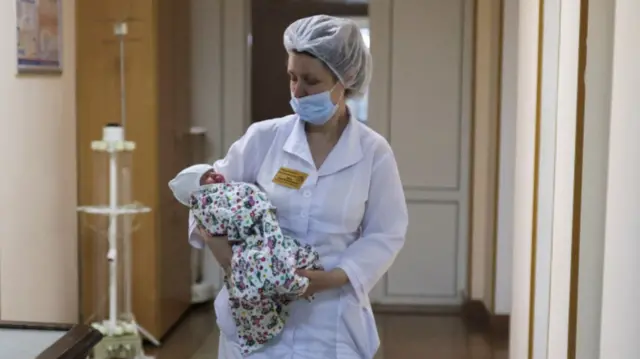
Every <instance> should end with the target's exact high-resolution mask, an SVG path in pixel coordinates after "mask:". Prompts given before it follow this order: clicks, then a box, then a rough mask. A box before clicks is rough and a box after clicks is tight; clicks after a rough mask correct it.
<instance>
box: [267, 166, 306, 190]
mask: <svg viewBox="0 0 640 359" xmlns="http://www.w3.org/2000/svg"><path fill="white" fill-rule="evenodd" d="M307 177H309V175H308V174H306V173H304V172H300V171H296V170H293V169H291V168H286V167H280V169H279V170H278V173H276V175H275V176H274V177H273V183H275V184H279V185H281V186H284V187H288V188H292V189H300V187H302V185H303V184H304V181H306V180H307Z"/></svg>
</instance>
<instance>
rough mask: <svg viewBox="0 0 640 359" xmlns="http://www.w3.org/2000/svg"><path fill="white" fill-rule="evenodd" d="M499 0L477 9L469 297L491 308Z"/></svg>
mask: <svg viewBox="0 0 640 359" xmlns="http://www.w3.org/2000/svg"><path fill="white" fill-rule="evenodd" d="M500 3H501V1H500V0H478V1H477V6H478V8H477V10H476V44H475V47H476V64H475V91H474V92H475V100H474V101H475V102H474V119H475V134H474V147H473V184H472V186H473V201H472V203H473V209H472V211H473V212H472V216H473V218H472V245H471V291H470V292H471V298H472V299H475V300H482V301H483V302H484V303H485V305H486V306H487V307H488V308H490V309H492V307H493V281H494V268H493V267H494V237H495V235H494V233H495V229H494V227H495V201H496V197H497V196H496V193H495V190H496V186H495V181H496V180H497V178H496V175H497V155H496V153H497V151H498V146H497V142H498V132H497V127H498V116H499V108H498V104H499V101H498V97H499V95H500V93H499V79H500V77H499V76H498V73H499V71H500V68H499V58H500V36H499V31H500Z"/></svg>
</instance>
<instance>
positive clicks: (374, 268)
mask: <svg viewBox="0 0 640 359" xmlns="http://www.w3.org/2000/svg"><path fill="white" fill-rule="evenodd" d="M408 224H409V215H408V211H407V204H406V201H405V196H404V190H403V187H402V182H401V181H400V175H399V173H398V166H397V164H396V160H395V157H394V155H393V152H392V151H391V149H390V148H388V150H387V151H385V153H384V154H383V155H382V156H381V157H380V159H379V160H378V161H377V162H375V163H374V166H373V171H372V176H371V185H370V186H369V198H368V201H367V204H366V208H365V213H364V218H363V222H362V235H361V237H360V238H359V239H358V240H356V241H355V242H354V243H353V244H352V245H350V246H349V247H348V248H347V249H346V251H345V252H344V254H343V255H342V257H341V260H340V263H339V264H338V268H341V269H342V270H344V271H345V273H346V274H347V276H348V277H349V282H350V286H351V287H352V289H353V290H354V291H355V294H356V297H357V299H358V301H359V302H360V303H362V304H364V303H366V302H367V300H368V299H367V298H368V295H369V292H370V291H371V290H372V289H373V287H374V286H375V284H376V283H377V282H378V280H380V278H381V277H382V276H383V275H384V274H385V273H386V272H387V270H389V267H391V264H393V261H394V260H395V258H396V256H397V255H398V253H399V252H400V250H401V249H402V247H403V245H404V242H405V236H406V233H407V227H408Z"/></svg>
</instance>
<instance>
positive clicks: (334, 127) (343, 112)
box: [305, 104, 349, 139]
mask: <svg viewBox="0 0 640 359" xmlns="http://www.w3.org/2000/svg"><path fill="white" fill-rule="evenodd" d="M348 123H349V109H348V108H347V106H346V105H345V104H341V105H340V106H339V107H338V110H337V111H336V113H335V114H334V115H333V117H331V119H329V121H327V123H325V124H324V125H312V124H309V123H307V124H306V125H305V131H306V132H307V134H309V135H311V134H313V135H321V136H326V137H328V138H336V139H337V138H339V137H340V135H341V134H342V131H343V130H344V128H345V127H347V124H348Z"/></svg>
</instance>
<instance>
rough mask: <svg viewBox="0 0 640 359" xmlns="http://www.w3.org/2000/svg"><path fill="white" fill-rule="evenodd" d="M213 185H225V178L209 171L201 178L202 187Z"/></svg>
mask: <svg viewBox="0 0 640 359" xmlns="http://www.w3.org/2000/svg"><path fill="white" fill-rule="evenodd" d="M213 183H224V176H223V175H221V174H219V173H215V172H214V171H213V170H209V171H207V172H205V173H204V174H203V175H202V177H200V185H205V184H213Z"/></svg>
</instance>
